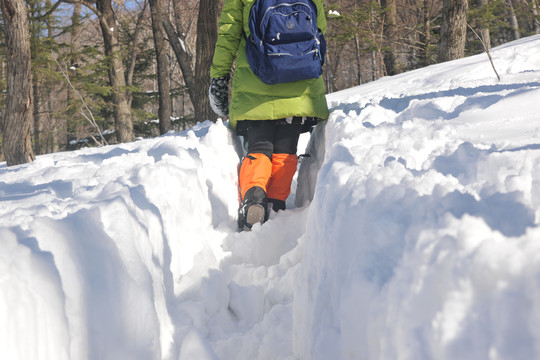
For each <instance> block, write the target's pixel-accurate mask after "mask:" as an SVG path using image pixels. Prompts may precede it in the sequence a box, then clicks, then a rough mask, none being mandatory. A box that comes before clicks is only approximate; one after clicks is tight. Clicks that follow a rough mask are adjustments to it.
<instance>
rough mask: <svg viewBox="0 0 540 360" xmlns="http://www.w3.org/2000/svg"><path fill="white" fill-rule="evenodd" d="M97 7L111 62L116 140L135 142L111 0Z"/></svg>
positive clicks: (104, 1)
mask: <svg viewBox="0 0 540 360" xmlns="http://www.w3.org/2000/svg"><path fill="white" fill-rule="evenodd" d="M96 5H97V9H98V11H99V12H100V16H99V25H100V27H101V32H102V34H103V44H104V47H105V55H106V56H107V59H108V62H109V82H110V85H111V87H112V99H113V104H114V122H115V129H116V139H117V140H118V142H128V141H133V121H132V119H131V107H130V105H129V102H128V96H127V93H126V79H125V72H124V65H123V64H122V57H121V55H120V44H119V42H118V29H117V23H116V17H115V14H114V10H113V7H112V3H111V0H97V2H96Z"/></svg>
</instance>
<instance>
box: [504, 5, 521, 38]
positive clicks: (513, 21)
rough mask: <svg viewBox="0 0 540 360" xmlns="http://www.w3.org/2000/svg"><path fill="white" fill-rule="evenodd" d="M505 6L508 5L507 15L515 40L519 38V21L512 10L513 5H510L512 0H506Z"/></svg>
mask: <svg viewBox="0 0 540 360" xmlns="http://www.w3.org/2000/svg"><path fill="white" fill-rule="evenodd" d="M505 2H506V6H508V17H509V19H510V26H511V27H512V34H513V37H514V40H517V39H519V38H520V34H519V23H518V19H517V16H516V12H515V11H514V5H512V0H506V1H505Z"/></svg>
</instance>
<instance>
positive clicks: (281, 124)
mask: <svg viewBox="0 0 540 360" xmlns="http://www.w3.org/2000/svg"><path fill="white" fill-rule="evenodd" d="M301 130H302V123H301V120H300V119H296V118H295V119H293V121H292V122H291V123H288V122H286V121H285V120H250V124H249V126H248V128H247V129H246V136H245V140H246V141H247V152H248V154H256V153H259V154H264V155H266V156H268V157H269V158H270V159H272V154H274V153H275V154H293V155H295V154H296V151H297V148H298V138H299V137H300V132H301Z"/></svg>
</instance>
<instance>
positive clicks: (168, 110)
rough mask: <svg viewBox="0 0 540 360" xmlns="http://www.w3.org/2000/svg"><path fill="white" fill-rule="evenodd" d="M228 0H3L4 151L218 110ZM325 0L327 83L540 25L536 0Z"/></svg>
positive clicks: (366, 77)
mask: <svg viewBox="0 0 540 360" xmlns="http://www.w3.org/2000/svg"><path fill="white" fill-rule="evenodd" d="M224 1H235V0H182V1H180V0H83V1H79V0H0V28H1V29H2V31H1V32H0V119H1V121H0V131H1V134H2V139H1V142H0V146H1V148H2V152H1V155H0V160H1V161H6V162H7V165H8V166H10V165H16V164H21V163H25V162H28V161H32V160H33V159H35V156H36V155H39V154H46V153H52V152H58V151H69V150H74V149H79V148H82V147H89V146H103V145H107V144H115V143H121V142H129V141H133V140H136V139H141V138H149V137H155V136H159V135H160V134H165V133H167V132H169V131H171V130H175V131H179V130H183V129H186V128H188V127H190V126H192V125H194V124H195V123H196V122H199V121H204V120H216V118H217V116H216V115H215V114H214V113H213V112H212V110H211V108H210V105H209V101H208V86H209V83H210V75H209V69H210V65H211V62H212V56H213V51H214V44H215V41H216V37H217V31H218V21H219V16H220V12H221V8H222V7H223V3H224ZM324 4H325V9H324V10H325V13H326V16H327V20H328V29H327V33H326V40H327V46H328V47H327V53H326V61H325V65H324V66H325V68H324V73H323V76H324V81H325V84H326V90H327V92H328V93H330V92H335V91H339V90H342V89H346V88H350V87H353V86H356V85H360V84H363V83H367V82H370V81H374V80H377V79H378V78H381V77H383V76H392V75H395V74H399V73H402V72H406V71H409V70H413V69H417V68H420V67H424V66H428V65H431V64H435V63H439V62H444V61H449V60H453V59H457V58H461V57H465V56H469V55H474V54H479V53H484V52H485V53H487V55H489V49H490V48H491V47H494V46H498V45H500V44H503V43H506V42H509V41H512V40H516V39H519V38H520V37H526V36H530V35H532V34H538V33H539V32H540V23H539V19H540V18H539V15H538V8H539V6H540V1H539V0H470V1H467V0H325V1H324ZM495 69H496V64H494V70H495ZM495 74H496V72H494V76H495Z"/></svg>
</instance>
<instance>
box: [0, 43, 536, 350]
mask: <svg viewBox="0 0 540 360" xmlns="http://www.w3.org/2000/svg"><path fill="white" fill-rule="evenodd" d="M492 55H493V60H494V65H495V67H496V68H497V71H498V72H499V74H501V80H500V81H498V80H497V78H496V76H495V73H494V71H493V69H492V68H491V65H490V63H489V61H488V57H487V55H486V54H481V55H477V56H473V57H469V58H466V59H461V60H458V61H452V62H448V63H443V64H438V65H434V66H430V67H427V68H424V69H420V70H417V71H411V72H408V73H405V74H401V75H398V76H393V77H387V78H383V79H380V80H378V81H375V82H373V83H370V84H366V85H363V86H359V87H355V88H351V89H347V90H345V91H341V92H337V93H333V94H329V95H328V102H329V105H330V107H331V110H332V113H331V116H330V119H329V120H328V122H327V123H325V124H326V125H325V126H322V125H320V126H318V127H317V129H316V130H315V132H314V134H313V136H312V137H311V140H309V137H308V136H303V137H302V141H301V145H302V146H301V151H300V152H301V153H302V152H304V151H305V152H307V153H309V154H310V155H311V157H304V161H303V162H302V164H301V166H300V167H301V168H300V172H299V175H298V176H297V179H295V181H294V184H293V185H294V186H293V191H292V193H291V196H290V198H289V199H288V208H289V209H288V210H286V211H282V212H279V213H274V214H272V215H271V218H270V220H269V221H268V222H267V223H265V224H264V225H262V226H259V225H257V226H255V227H254V229H253V231H252V232H242V233H238V232H237V231H236V223H235V216H236V209H237V204H238V199H237V188H236V171H237V170H236V166H237V164H238V161H239V155H238V154H239V150H238V146H237V139H235V138H234V137H233V136H232V135H231V133H230V132H229V131H228V130H227V128H226V125H225V124H223V123H221V122H218V123H211V122H205V123H202V124H199V125H197V126H196V127H194V128H193V129H191V130H189V131H186V132H184V133H170V134H168V135H166V136H162V137H160V138H157V139H152V140H142V141H137V142H134V143H129V144H121V145H117V146H107V147H103V148H99V149H84V150H80V151H76V152H66V153H57V154H51V155H45V156H39V157H38V159H37V160H36V161H34V162H32V163H30V164H26V165H22V166H15V167H9V168H8V167H6V166H5V164H2V165H0V357H1V358H2V359H9V360H12V359H54V360H59V359H100V360H101V359H114V360H117V359H141V360H147V359H175V360H176V359H180V360H190V359H198V360H207V359H212V360H214V359H220V360H229V359H240V360H252V359H273V360H275V359H321V360H323V359H325V360H326V359H368V360H375V359H377V360H379V359H385V360H395V359H407V360H418V359H426V360H427V359H452V360H453V359H460V360H467V359H470V360H479V359H480V360H481V359H490V360H499V359H508V360H521V359H522V360H531V359H540V326H539V325H538V324H540V227H539V222H540V36H533V37H529V38H525V39H522V40H519V41H516V42H513V43H509V44H506V45H504V46H501V47H498V48H496V49H493V51H492ZM319 167H320V170H319V169H318V168H319ZM317 170H319V171H317ZM311 198H313V200H312V201H311V202H310V201H309V200H310V199H311Z"/></svg>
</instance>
